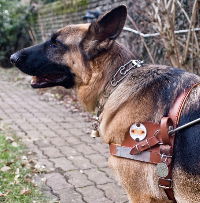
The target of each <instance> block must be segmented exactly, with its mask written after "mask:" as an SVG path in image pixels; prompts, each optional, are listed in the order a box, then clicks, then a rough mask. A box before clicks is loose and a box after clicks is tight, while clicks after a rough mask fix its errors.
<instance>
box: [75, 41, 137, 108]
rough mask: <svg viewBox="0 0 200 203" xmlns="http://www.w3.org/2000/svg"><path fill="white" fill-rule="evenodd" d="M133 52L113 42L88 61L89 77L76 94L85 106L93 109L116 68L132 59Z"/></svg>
mask: <svg viewBox="0 0 200 203" xmlns="http://www.w3.org/2000/svg"><path fill="white" fill-rule="evenodd" d="M134 58H135V56H134V54H133V53H131V52H130V51H128V50H127V49H126V48H125V47H124V46H123V45H121V44H119V43H117V42H114V43H113V45H112V47H111V48H110V50H109V51H107V52H105V53H102V54H101V55H100V56H98V57H96V58H95V60H93V61H91V62H90V67H91V69H92V71H91V79H90V81H89V82H88V84H86V85H83V86H81V87H80V88H79V89H78V96H79V99H80V101H81V102H82V103H83V105H84V106H85V108H86V109H87V110H89V111H94V110H95V108H96V107H97V105H98V102H99V100H100V98H101V96H102V95H103V92H104V90H105V86H106V85H107V84H108V83H109V81H110V80H111V78H112V77H113V75H114V74H115V72H116V71H117V69H118V68H119V67H120V66H122V65H124V64H125V63H127V62H128V61H129V60H131V59H134Z"/></svg>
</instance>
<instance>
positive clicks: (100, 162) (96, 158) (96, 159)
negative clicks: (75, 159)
mask: <svg viewBox="0 0 200 203" xmlns="http://www.w3.org/2000/svg"><path fill="white" fill-rule="evenodd" d="M86 157H87V158H88V159H90V160H91V162H92V163H93V164H94V165H96V166H98V167H100V168H104V167H108V161H107V159H106V158H105V157H104V156H103V155H101V154H91V155H86Z"/></svg>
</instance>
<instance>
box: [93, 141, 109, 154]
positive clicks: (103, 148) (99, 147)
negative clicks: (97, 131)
mask: <svg viewBox="0 0 200 203" xmlns="http://www.w3.org/2000/svg"><path fill="white" fill-rule="evenodd" d="M90 146H91V147H92V149H94V150H95V151H96V152H99V153H100V154H102V155H104V156H108V152H109V145H108V144H105V143H101V142H100V143H95V144H90Z"/></svg>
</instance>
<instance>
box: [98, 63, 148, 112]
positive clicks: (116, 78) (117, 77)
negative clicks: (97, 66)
mask: <svg viewBox="0 0 200 203" xmlns="http://www.w3.org/2000/svg"><path fill="white" fill-rule="evenodd" d="M143 64H144V62H143V61H142V60H130V61H129V62H127V63H126V64H124V65H122V66H120V67H119V68H118V70H117V72H116V73H115V74H114V75H113V77H112V78H111V81H108V83H107V84H106V86H105V88H104V92H103V94H102V97H101V99H100V101H99V105H98V111H97V116H99V115H100V114H101V112H102V111H103V107H104V105H105V103H106V101H107V98H108V97H109V96H110V95H111V94H112V93H113V92H114V90H115V89H116V87H117V86H118V85H119V84H120V83H121V82H122V81H123V79H124V78H125V77H126V76H127V75H128V74H129V72H130V71H131V70H133V69H135V68H140V67H141V66H142V65H143Z"/></svg>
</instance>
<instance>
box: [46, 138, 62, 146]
mask: <svg viewBox="0 0 200 203" xmlns="http://www.w3.org/2000/svg"><path fill="white" fill-rule="evenodd" d="M50 141H51V143H52V144H53V145H55V146H57V147H61V146H65V145H66V142H65V140H64V139H63V138H60V137H54V138H51V139H50Z"/></svg>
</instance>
